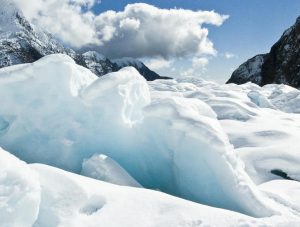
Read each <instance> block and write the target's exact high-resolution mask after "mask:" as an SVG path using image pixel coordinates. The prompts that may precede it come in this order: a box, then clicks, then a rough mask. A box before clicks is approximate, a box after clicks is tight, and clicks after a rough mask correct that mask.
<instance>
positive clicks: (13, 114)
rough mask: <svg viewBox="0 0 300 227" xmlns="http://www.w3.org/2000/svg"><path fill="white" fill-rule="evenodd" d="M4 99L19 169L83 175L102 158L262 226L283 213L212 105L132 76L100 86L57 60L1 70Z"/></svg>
mask: <svg viewBox="0 0 300 227" xmlns="http://www.w3.org/2000/svg"><path fill="white" fill-rule="evenodd" d="M156 83H157V84H162V85H163V83H160V82H159V81H158V82H156ZM165 83H172V82H165ZM174 83H175V82H174ZM166 86H167V85H166ZM180 86H181V90H182V91H184V89H185V87H186V88H188V87H189V86H191V88H192V87H195V86H196V85H195V84H194V85H191V84H188V83H186V84H185V83H182V84H181V85H180ZM156 87H159V86H156ZM0 93H1V94H0V97H1V104H2V108H1V110H0V117H1V119H2V120H1V122H2V123H1V125H4V126H3V127H2V128H3V130H1V135H0V145H1V146H2V147H3V148H5V149H6V150H9V151H10V152H12V153H13V154H15V155H16V156H17V157H19V158H21V159H22V160H25V161H27V162H30V163H32V162H39V163H45V164H48V165H52V166H56V167H60V168H62V169H65V170H69V171H73V172H75V173H79V172H80V171H81V167H82V162H83V161H84V159H87V158H90V157H91V156H93V155H94V154H104V155H107V156H109V157H111V158H112V159H113V160H115V161H116V162H117V163H119V164H120V165H121V166H122V167H123V168H124V169H125V170H126V171H127V172H128V173H129V174H130V175H131V176H132V177H133V178H134V179H135V180H137V181H138V182H139V183H140V184H141V185H142V186H143V187H146V188H152V189H159V190H161V191H163V192H167V193H170V194H172V195H176V196H180V197H182V198H186V199H190V200H193V201H197V202H201V203H205V204H209V205H213V206H218V207H222V208H227V209H231V210H235V211H239V212H242V213H245V214H249V215H252V216H256V217H262V216H270V215H272V214H274V213H277V211H274V210H273V208H271V206H270V205H269V202H268V199H267V198H266V197H264V196H263V195H262V194H261V193H260V192H259V191H258V190H257V188H256V186H255V184H254V183H253V182H252V180H251V179H250V178H249V177H248V175H247V174H246V172H245V171H244V169H243V163H242V162H241V161H240V160H239V159H238V158H237V156H236V152H234V150H233V147H232V145H231V144H230V143H229V140H228V137H227V135H226V134H225V133H224V131H223V129H222V127H221V125H220V124H219V122H218V120H217V115H216V114H215V112H214V111H213V109H214V106H216V105H215V104H211V105H212V108H211V107H210V106H209V105H208V104H206V103H204V102H203V101H201V100H199V99H195V98H187V97H176V95H172V96H170V95H168V93H167V94H165V92H163V91H161V92H156V91H153V89H152V88H151V89H149V85H148V84H147V82H146V81H145V79H144V78H143V77H142V76H140V75H139V74H138V72H137V71H136V70H135V69H134V68H124V69H122V70H120V71H119V72H116V73H111V74H108V75H106V76H103V77H101V78H97V77H96V76H95V75H94V74H92V73H91V72H90V71H88V70H87V69H85V68H83V67H80V66H78V65H76V64H75V63H74V61H73V60H72V59H71V58H69V57H67V56H65V55H51V56H47V57H44V58H43V59H41V60H39V61H37V62H35V63H33V64H27V65H22V66H14V67H9V68H4V69H1V70H0ZM249 102H250V101H249ZM253 105H254V104H253ZM236 106H237V108H239V109H240V111H241V114H242V115H243V116H244V115H245V116H246V115H247V114H249V113H252V112H251V110H250V109H249V108H248V107H247V106H245V105H244V104H243V105H238V104H236ZM215 109H217V108H215ZM215 111H216V110H215ZM217 113H218V111H217ZM253 114H255V113H253ZM230 115H231V114H230ZM250 115H251V114H250ZM231 116H232V115H231ZM223 118H224V117H223Z"/></svg>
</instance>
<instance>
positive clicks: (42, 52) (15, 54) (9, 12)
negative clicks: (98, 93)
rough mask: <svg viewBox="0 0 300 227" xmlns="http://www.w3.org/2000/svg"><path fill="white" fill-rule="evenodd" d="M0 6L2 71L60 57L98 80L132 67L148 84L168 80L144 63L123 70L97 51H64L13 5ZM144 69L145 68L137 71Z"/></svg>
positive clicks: (50, 36) (3, 1)
mask: <svg viewBox="0 0 300 227" xmlns="http://www.w3.org/2000/svg"><path fill="white" fill-rule="evenodd" d="M0 5H1V7H0V68H2V67H6V66H10V65H16V64H22V63H32V62H34V61H36V60H38V59H40V58H41V57H44V56H46V55H49V54H57V53H61V54H66V55H69V56H70V57H71V58H73V59H74V60H75V62H76V63H77V64H79V65H81V66H83V67H86V68H88V69H90V70H91V71H92V72H93V73H94V74H96V75H97V76H103V75H105V74H107V73H110V72H115V71H118V70H119V69H121V68H123V67H126V66H133V67H135V68H136V69H137V70H138V71H139V72H140V74H141V75H142V76H144V77H145V78H146V79H147V80H155V79H167V77H161V76H159V75H158V74H157V73H155V72H153V71H151V70H150V69H149V68H147V67H146V66H145V65H144V64H143V63H141V62H140V63H139V64H135V63H132V62H129V63H128V64H125V65H122V66H121V67H120V66H119V65H118V64H116V63H114V62H112V61H111V60H109V59H108V58H106V57H104V56H103V55H101V54H99V53H97V52H95V51H88V52H86V53H83V54H81V53H76V52H75V51H74V50H72V49H70V48H66V47H64V46H63V45H62V44H61V43H59V42H58V41H57V40H56V39H55V38H54V37H52V35H51V34H49V33H47V32H45V31H43V30H41V29H40V28H38V27H35V26H33V25H32V24H30V23H29V22H28V21H27V20H26V19H25V17H24V16H23V14H22V12H21V11H20V10H19V9H17V7H16V6H15V4H14V3H12V1H6V0H0ZM135 62H139V61H136V60H135ZM141 65H142V67H138V66H141Z"/></svg>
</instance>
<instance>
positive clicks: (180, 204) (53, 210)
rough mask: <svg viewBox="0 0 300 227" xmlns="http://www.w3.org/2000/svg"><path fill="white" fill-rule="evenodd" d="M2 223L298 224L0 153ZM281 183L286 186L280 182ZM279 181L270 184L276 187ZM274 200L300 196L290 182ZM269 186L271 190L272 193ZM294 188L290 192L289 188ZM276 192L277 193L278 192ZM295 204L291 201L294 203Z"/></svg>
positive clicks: (78, 226)
mask: <svg viewBox="0 0 300 227" xmlns="http://www.w3.org/2000/svg"><path fill="white" fill-rule="evenodd" d="M0 163H1V166H0V176H1V178H0V189H1V190H0V198H1V200H0V201H1V203H0V222H1V226H3V227H20V226H22V227H31V226H34V227H56V226H74V227H82V226H89V227H98V226H109V227H119V226H123V227H141V226H143V227H144V226H149V227H154V226H161V227H165V226H174V227H175V226H215V227H224V226H297V225H299V224H300V222H299V219H298V218H297V215H294V214H286V216H273V217H268V218H261V219H255V218H253V217H249V216H246V215H243V214H239V213H235V212H232V211H228V210H222V209H218V208H213V207H209V206H204V205H201V204H197V203H193V202H190V201H186V200H182V199H179V198H176V197H172V196H170V195H167V194H164V193H162V192H157V191H152V190H146V189H138V188H132V187H121V186H117V185H113V184H109V183H105V182H102V181H97V180H93V179H90V178H86V177H82V176H79V175H75V174H72V173H68V172H65V171H62V170H60V169H56V168H53V167H50V166H46V165H41V164H32V165H27V164H26V163H24V162H21V161H20V160H18V159H17V158H15V157H13V156H12V155H11V154H9V153H7V152H6V151H4V150H0ZM279 185H281V186H282V185H286V184H284V182H280V184H279ZM274 186H275V187H276V186H277V184H276V182H273V183H272V188H273V187H274ZM268 188H269V187H268V186H267V185H266V186H264V187H263V190H264V191H266V192H265V193H270V194H272V196H273V197H274V198H281V197H280V196H282V195H283V194H284V193H288V196H289V197H290V198H293V196H297V194H296V193H297V192H298V191H299V190H300V184H299V183H294V184H293V185H292V184H291V185H290V186H289V184H287V186H286V188H287V189H285V188H284V187H281V190H280V191H279V192H274V191H272V192H268ZM272 188H271V189H272ZM291 189H292V190H291ZM277 193H278V194H277ZM292 200H293V199H292Z"/></svg>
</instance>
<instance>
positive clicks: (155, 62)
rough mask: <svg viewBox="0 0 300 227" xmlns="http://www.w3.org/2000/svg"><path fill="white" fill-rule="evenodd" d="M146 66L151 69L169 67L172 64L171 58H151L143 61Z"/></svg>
mask: <svg viewBox="0 0 300 227" xmlns="http://www.w3.org/2000/svg"><path fill="white" fill-rule="evenodd" d="M143 62H144V63H145V65H147V67H149V68H150V69H151V70H154V71H156V70H161V69H166V68H170V67H171V65H172V64H173V60H166V59H164V58H151V59H147V60H144V61H143Z"/></svg>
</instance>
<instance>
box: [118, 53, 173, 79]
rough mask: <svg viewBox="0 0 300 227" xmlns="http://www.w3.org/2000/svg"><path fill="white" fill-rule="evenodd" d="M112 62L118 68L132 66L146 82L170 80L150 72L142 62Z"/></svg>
mask: <svg viewBox="0 0 300 227" xmlns="http://www.w3.org/2000/svg"><path fill="white" fill-rule="evenodd" d="M113 62H114V63H115V64H117V66H118V67H119V68H123V67H127V66H132V67H134V68H136V69H137V70H138V71H139V73H140V74H141V75H142V76H143V77H145V79H146V80H148V81H153V80H156V79H171V78H170V77H162V76H160V75H158V74H157V73H156V72H154V71H152V70H150V69H149V68H148V67H147V66H146V65H145V64H144V63H143V62H141V61H139V60H136V59H134V58H121V59H115V60H113Z"/></svg>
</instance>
